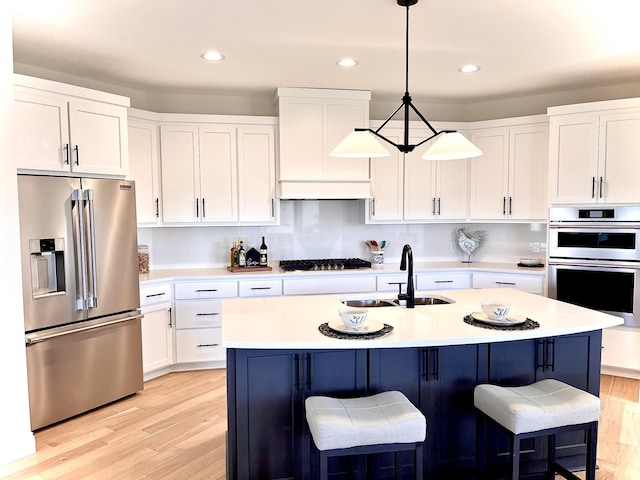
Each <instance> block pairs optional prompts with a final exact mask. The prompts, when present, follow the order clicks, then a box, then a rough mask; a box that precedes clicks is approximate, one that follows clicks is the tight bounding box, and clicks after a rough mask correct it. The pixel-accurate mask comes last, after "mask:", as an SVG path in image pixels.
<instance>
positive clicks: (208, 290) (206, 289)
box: [196, 288, 218, 293]
mask: <svg viewBox="0 0 640 480" xmlns="http://www.w3.org/2000/svg"><path fill="white" fill-rule="evenodd" d="M217 291H218V289H217V288H202V289H200V288H199V289H198V290H196V293H200V292H217Z"/></svg>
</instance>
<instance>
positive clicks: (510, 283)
mask: <svg viewBox="0 0 640 480" xmlns="http://www.w3.org/2000/svg"><path fill="white" fill-rule="evenodd" d="M515 284H516V282H496V285H514V286H515Z"/></svg>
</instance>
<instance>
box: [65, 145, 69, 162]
mask: <svg viewBox="0 0 640 480" xmlns="http://www.w3.org/2000/svg"><path fill="white" fill-rule="evenodd" d="M64 153H65V161H64V163H65V164H66V165H69V144H68V143H65V144H64Z"/></svg>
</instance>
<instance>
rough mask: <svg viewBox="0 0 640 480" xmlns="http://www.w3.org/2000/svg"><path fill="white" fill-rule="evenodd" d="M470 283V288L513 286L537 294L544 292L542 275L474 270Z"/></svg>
mask: <svg viewBox="0 0 640 480" xmlns="http://www.w3.org/2000/svg"><path fill="white" fill-rule="evenodd" d="M471 284H472V288H515V289H517V290H523V291H525V292H529V293H536V294H538V295H542V294H543V293H544V275H518V274H515V273H498V272H496V273H478V272H474V273H473V274H472V281H471Z"/></svg>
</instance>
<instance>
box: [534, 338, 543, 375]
mask: <svg viewBox="0 0 640 480" xmlns="http://www.w3.org/2000/svg"><path fill="white" fill-rule="evenodd" d="M544 353H545V343H544V340H536V370H537V371H540V372H544V358H545V354H544Z"/></svg>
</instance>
